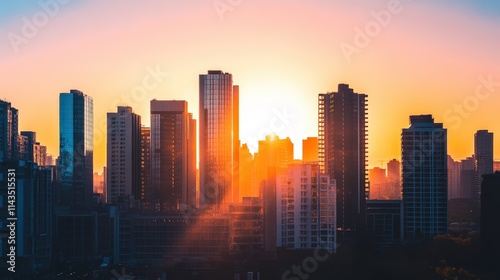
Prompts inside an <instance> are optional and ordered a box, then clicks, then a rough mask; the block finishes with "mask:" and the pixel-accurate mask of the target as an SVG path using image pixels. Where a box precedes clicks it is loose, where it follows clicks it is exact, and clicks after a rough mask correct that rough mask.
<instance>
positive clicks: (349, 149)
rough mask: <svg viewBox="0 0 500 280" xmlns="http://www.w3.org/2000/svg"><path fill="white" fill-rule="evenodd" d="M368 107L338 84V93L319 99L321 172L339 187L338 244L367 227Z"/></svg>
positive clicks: (320, 96) (357, 96) (356, 94)
mask: <svg viewBox="0 0 500 280" xmlns="http://www.w3.org/2000/svg"><path fill="white" fill-rule="evenodd" d="M367 106H368V103H367V95H365V94H358V93H355V92H354V91H353V89H351V88H349V85H347V84H339V86H338V92H332V93H326V94H320V95H319V104H318V107H319V108H318V109H319V117H318V129H319V130H318V135H319V137H318V146H319V161H320V168H321V171H324V172H325V173H326V174H329V175H330V178H332V179H335V181H336V184H337V202H338V203H337V228H338V230H339V231H340V232H339V233H338V234H337V237H338V238H339V240H341V239H343V238H344V237H346V238H347V234H349V235H351V233H356V231H358V230H362V229H363V228H364V225H365V223H366V199H367V198H368V196H369V185H368V180H367V177H368V174H367V172H368V170H367V152H368V151H367V141H368V140H367V139H368V134H367V125H368V123H367V119H368V117H367V115H368V109H367Z"/></svg>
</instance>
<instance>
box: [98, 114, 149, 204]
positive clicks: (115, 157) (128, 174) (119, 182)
mask: <svg viewBox="0 0 500 280" xmlns="http://www.w3.org/2000/svg"><path fill="white" fill-rule="evenodd" d="M107 127H108V131H107V147H106V155H107V156H106V159H107V160H106V161H107V163H106V166H107V173H108V174H107V176H106V179H107V184H106V186H107V188H108V189H107V192H106V193H107V200H108V202H110V203H119V202H126V201H135V200H139V199H140V197H141V189H140V186H141V168H140V164H141V116H139V115H137V114H135V113H133V112H132V108H131V107H125V106H118V108H117V111H116V113H108V114H107ZM131 196H133V198H132V197H131Z"/></svg>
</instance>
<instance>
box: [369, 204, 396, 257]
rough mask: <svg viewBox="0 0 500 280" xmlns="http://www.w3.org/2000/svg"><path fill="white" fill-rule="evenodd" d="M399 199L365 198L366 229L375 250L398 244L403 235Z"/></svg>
mask: <svg viewBox="0 0 500 280" xmlns="http://www.w3.org/2000/svg"><path fill="white" fill-rule="evenodd" d="M402 210H403V207H402V201H401V200H367V201H366V220H367V221H366V222H367V224H366V231H367V234H368V236H369V238H370V241H371V242H372V244H373V246H374V247H375V249H376V250H384V249H388V248H391V247H394V246H397V245H398V244H400V242H401V240H402V237H403V227H402V225H403V215H402Z"/></svg>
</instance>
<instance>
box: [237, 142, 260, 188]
mask: <svg viewBox="0 0 500 280" xmlns="http://www.w3.org/2000/svg"><path fill="white" fill-rule="evenodd" d="M239 157H240V161H239V162H240V166H239V171H240V177H239V179H240V184H239V185H240V196H241V197H258V196H259V188H258V186H257V180H256V178H255V160H254V158H253V155H252V153H250V150H249V149H248V145H247V144H243V145H242V146H241V147H240V152H239Z"/></svg>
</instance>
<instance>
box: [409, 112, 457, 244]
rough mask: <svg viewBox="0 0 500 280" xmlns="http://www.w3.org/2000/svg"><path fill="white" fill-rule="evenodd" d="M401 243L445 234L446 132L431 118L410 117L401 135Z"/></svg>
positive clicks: (446, 212)
mask: <svg viewBox="0 0 500 280" xmlns="http://www.w3.org/2000/svg"><path fill="white" fill-rule="evenodd" d="M401 164H402V169H403V172H402V175H403V176H402V187H403V221H404V239H405V240H407V241H410V242H411V241H421V240H426V239H429V238H433V237H434V236H435V235H437V234H446V233H447V232H448V230H447V229H448V182H447V181H448V174H447V173H448V167H447V131H446V129H445V128H443V124H441V123H435V122H434V119H433V118H432V115H418V116H410V127H409V128H405V129H403V133H402V161H401Z"/></svg>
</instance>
